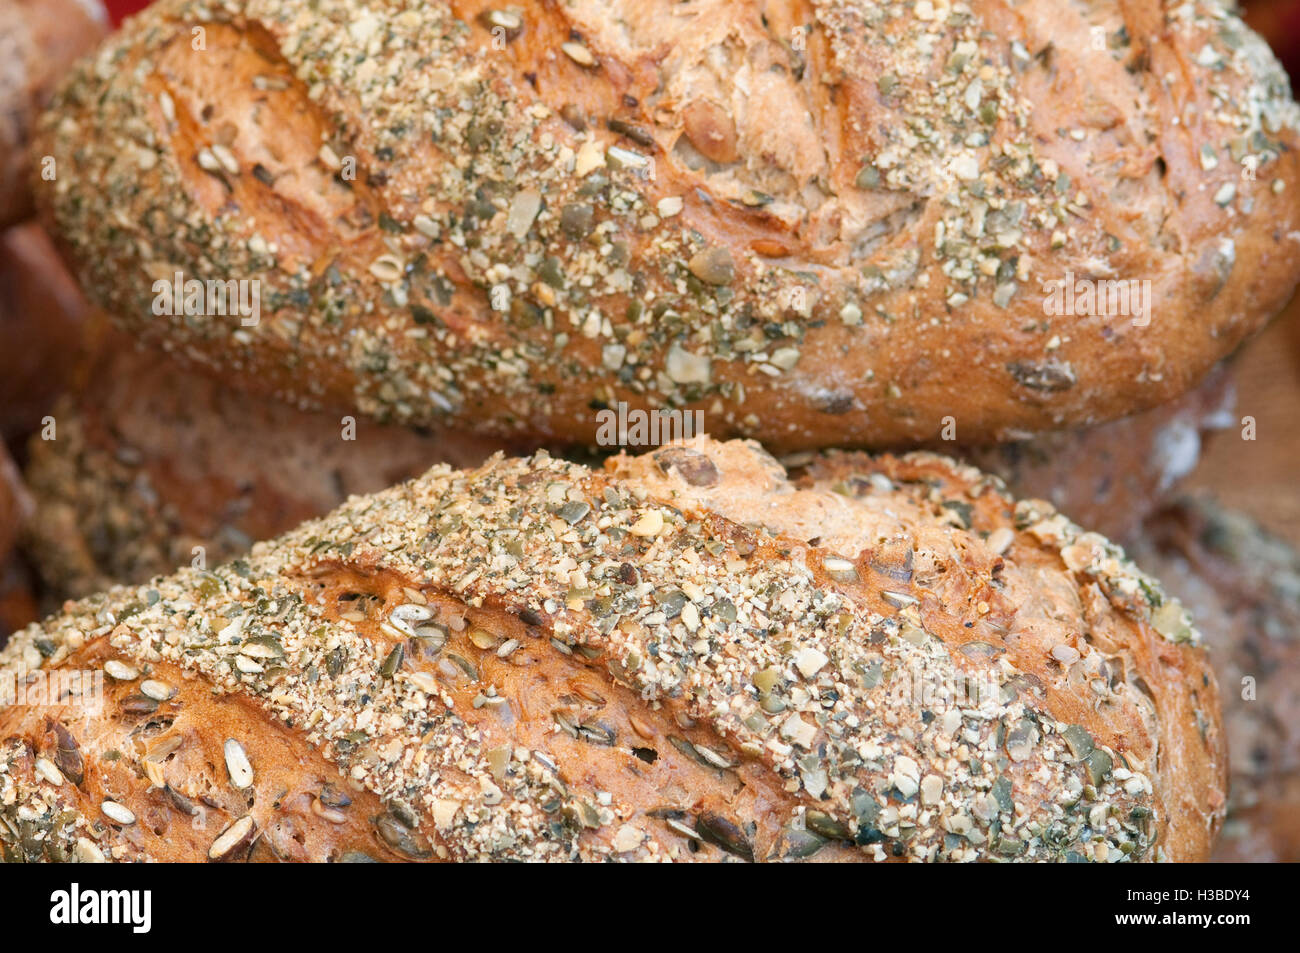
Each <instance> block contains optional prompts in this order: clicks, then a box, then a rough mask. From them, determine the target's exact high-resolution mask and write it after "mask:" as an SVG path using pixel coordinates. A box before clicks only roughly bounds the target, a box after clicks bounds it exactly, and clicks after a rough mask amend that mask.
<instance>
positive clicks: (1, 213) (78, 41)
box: [0, 0, 108, 228]
mask: <svg viewBox="0 0 1300 953" xmlns="http://www.w3.org/2000/svg"><path fill="white" fill-rule="evenodd" d="M107 29H108V17H107V16H106V14H105V13H104V7H103V5H102V4H101V3H100V0H0V228H3V227H5V226H7V225H11V224H13V223H14V222H17V221H19V220H20V219H23V218H25V217H27V216H28V215H30V214H31V210H32V198H31V177H32V175H33V169H32V165H31V156H30V143H31V137H32V132H33V129H34V127H35V125H36V117H37V116H38V115H39V113H40V111H41V109H43V108H44V107H45V105H46V103H47V101H48V100H49V98H50V94H51V93H52V92H53V90H54V84H55V83H56V82H57V81H58V80H59V79H60V77H61V76H62V74H63V71H64V70H65V69H67V67H68V65H69V64H70V63H71V62H72V61H73V60H74V59H76V58H77V57H78V56H80V55H81V54H82V53H85V52H86V51H87V50H89V49H90V48H91V47H93V46H94V45H95V43H96V42H98V41H99V39H100V38H101V37H102V36H103V35H104V34H105V32H107Z"/></svg>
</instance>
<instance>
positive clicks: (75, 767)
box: [53, 721, 85, 787]
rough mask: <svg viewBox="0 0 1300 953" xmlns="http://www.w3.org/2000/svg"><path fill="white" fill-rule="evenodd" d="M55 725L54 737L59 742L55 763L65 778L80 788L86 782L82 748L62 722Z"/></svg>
mask: <svg viewBox="0 0 1300 953" xmlns="http://www.w3.org/2000/svg"><path fill="white" fill-rule="evenodd" d="M53 725H54V737H55V739H56V741H57V746H56V747H55V751H54V763H55V765H56V766H57V767H58V769H59V770H60V771H61V772H63V776H64V777H65V778H67V779H68V780H69V781H71V782H72V783H73V784H75V785H77V786H78V787H80V786H81V782H82V781H84V780H85V763H84V762H83V761H82V758H81V748H80V746H79V745H78V744H77V740H76V739H75V738H73V737H72V733H71V732H70V731H68V729H67V728H65V727H64V725H63V723H62V722H59V721H56V722H54V723H53Z"/></svg>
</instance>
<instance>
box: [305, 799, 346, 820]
mask: <svg viewBox="0 0 1300 953" xmlns="http://www.w3.org/2000/svg"><path fill="white" fill-rule="evenodd" d="M311 812H312V813H313V814H315V815H316V816H317V817H319V818H320V819H321V820H323V821H329V822H330V823H331V824H342V823H344V822H346V821H347V819H348V816H347V815H346V814H344V813H343V812H342V811H340V810H338V809H337V808H333V807H326V806H325V805H324V804H322V803H321V801H320V798H312V802H311Z"/></svg>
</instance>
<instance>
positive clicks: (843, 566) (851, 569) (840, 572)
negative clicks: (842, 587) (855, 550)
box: [822, 556, 858, 582]
mask: <svg viewBox="0 0 1300 953" xmlns="http://www.w3.org/2000/svg"><path fill="white" fill-rule="evenodd" d="M822 568H824V569H825V570H826V575H828V576H830V577H831V578H832V579H834V580H835V581H836V582H857V581H858V567H857V566H855V565H853V563H852V562H850V561H849V560H847V559H841V558H839V557H838V556H829V557H827V558H826V559H824V560H823V561H822Z"/></svg>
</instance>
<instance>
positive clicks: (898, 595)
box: [880, 589, 919, 609]
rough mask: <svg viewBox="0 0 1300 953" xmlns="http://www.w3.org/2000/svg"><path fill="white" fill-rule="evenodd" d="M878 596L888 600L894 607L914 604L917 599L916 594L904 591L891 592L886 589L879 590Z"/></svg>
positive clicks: (899, 607)
mask: <svg viewBox="0 0 1300 953" xmlns="http://www.w3.org/2000/svg"><path fill="white" fill-rule="evenodd" d="M880 597H881V598H882V599H884V600H885V601H886V602H888V603H889V604H890V605H891V606H893V607H894V608H895V609H903V608H906V607H907V606H914V605H916V603H917V602H918V601H919V600H918V599H917V598H916V596H911V595H908V594H907V593H906V592H891V591H889V590H888V589H882V590H881V591H880Z"/></svg>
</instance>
